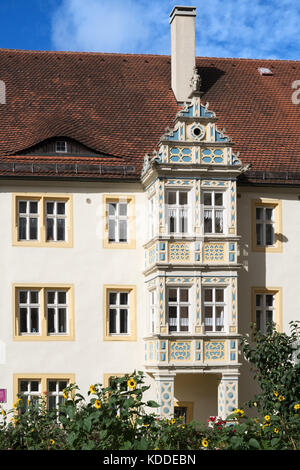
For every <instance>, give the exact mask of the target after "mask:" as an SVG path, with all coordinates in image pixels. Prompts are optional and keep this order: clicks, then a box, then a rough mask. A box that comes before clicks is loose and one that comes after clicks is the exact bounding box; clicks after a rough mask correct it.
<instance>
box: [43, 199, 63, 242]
mask: <svg viewBox="0 0 300 470" xmlns="http://www.w3.org/2000/svg"><path fill="white" fill-rule="evenodd" d="M48 204H53V214H48V212H47V206H48ZM58 204H64V206H65V210H64V214H58V211H57V207H58ZM45 219H46V220H45V231H46V242H47V243H48V242H58V243H61V242H67V241H68V240H67V237H68V235H67V234H68V227H67V220H68V217H67V202H66V201H60V200H57V199H53V200H51V199H46V200H45ZM48 220H53V240H48V234H47V232H48ZM58 220H64V235H65V236H64V238H63V239H60V240H58V237H57V234H58Z"/></svg>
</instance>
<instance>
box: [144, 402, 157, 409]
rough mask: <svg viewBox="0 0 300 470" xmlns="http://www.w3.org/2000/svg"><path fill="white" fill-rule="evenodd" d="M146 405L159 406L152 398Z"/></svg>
mask: <svg viewBox="0 0 300 470" xmlns="http://www.w3.org/2000/svg"><path fill="white" fill-rule="evenodd" d="M146 406H150V407H151V408H159V404H158V403H156V401H154V400H148V401H147V403H146Z"/></svg>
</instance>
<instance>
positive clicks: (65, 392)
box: [63, 390, 69, 400]
mask: <svg viewBox="0 0 300 470" xmlns="http://www.w3.org/2000/svg"><path fill="white" fill-rule="evenodd" d="M63 397H64V398H65V399H66V400H67V399H68V398H69V394H68V392H67V390H63Z"/></svg>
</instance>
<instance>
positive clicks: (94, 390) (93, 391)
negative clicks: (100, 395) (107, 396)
mask: <svg viewBox="0 0 300 470" xmlns="http://www.w3.org/2000/svg"><path fill="white" fill-rule="evenodd" d="M90 392H91V393H92V394H93V395H94V394H95V393H96V389H95V385H91V386H90Z"/></svg>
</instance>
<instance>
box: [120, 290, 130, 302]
mask: <svg viewBox="0 0 300 470" xmlns="http://www.w3.org/2000/svg"><path fill="white" fill-rule="evenodd" d="M120 305H128V292H121V293H120Z"/></svg>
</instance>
